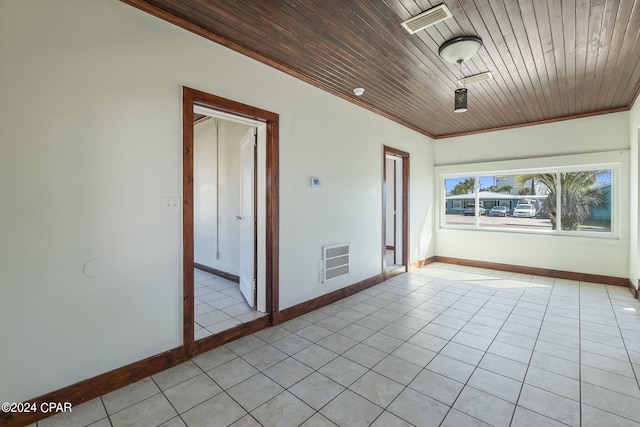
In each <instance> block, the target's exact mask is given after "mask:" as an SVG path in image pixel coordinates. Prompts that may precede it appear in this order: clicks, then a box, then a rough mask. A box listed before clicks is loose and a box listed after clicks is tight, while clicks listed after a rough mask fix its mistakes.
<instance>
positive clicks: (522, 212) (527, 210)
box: [513, 204, 536, 218]
mask: <svg viewBox="0 0 640 427" xmlns="http://www.w3.org/2000/svg"><path fill="white" fill-rule="evenodd" d="M513 216H515V217H521V218H533V217H534V216H536V207H535V206H533V205H530V204H519V205H518V206H516V208H515V209H514V210H513Z"/></svg>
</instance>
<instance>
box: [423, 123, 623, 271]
mask: <svg viewBox="0 0 640 427" xmlns="http://www.w3.org/2000/svg"><path fill="white" fill-rule="evenodd" d="M435 152H436V164H437V165H439V166H438V167H436V179H438V177H437V175H438V174H440V173H464V172H470V173H473V172H482V171H495V170H505V169H511V168H513V169H522V168H535V167H554V166H561V165H575V164H596V163H601V162H618V163H620V176H619V182H620V187H619V188H620V199H619V204H618V205H616V206H615V207H614V209H615V208H617V211H618V212H619V217H618V218H619V221H618V222H617V226H618V230H619V232H618V233H617V237H616V238H610V239H603V238H594V237H586V236H576V237H573V236H560V235H535V234H525V233H513V232H495V231H488V230H481V231H479V230H454V229H445V228H440V227H439V223H437V224H436V230H435V236H436V254H437V255H440V256H447V257H455V258H464V259H472V260H480V261H487V262H497V263H505V264H514V265H523V266H531V267H539V268H550V269H556V270H564V271H575V272H582V273H591V274H602V275H609V276H616V277H627V276H628V274H629V244H630V243H629V232H630V219H629V212H630V201H629V195H630V187H629V176H630V166H629V125H628V113H626V112H625V113H616V114H608V115H602V116H595V117H590V118H583V119H577V120H569V121H562V122H556V123H552V124H546V125H538V126H529V127H523V128H517V129H511V130H504V131H498V132H490V133H483V134H478V135H470V136H466V137H459V138H451V139H442V140H437V141H436V149H435ZM605 152H606V153H605ZM585 153H591V154H585ZM440 165H441V166H440ZM438 187H439V186H438ZM438 189H439V188H438ZM437 199H438V200H437V203H438V209H440V207H439V205H440V203H439V197H437ZM614 215H615V213H614Z"/></svg>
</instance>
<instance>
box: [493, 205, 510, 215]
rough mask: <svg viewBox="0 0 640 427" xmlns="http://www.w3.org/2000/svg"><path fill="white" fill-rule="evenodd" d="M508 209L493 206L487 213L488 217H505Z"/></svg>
mask: <svg viewBox="0 0 640 427" xmlns="http://www.w3.org/2000/svg"><path fill="white" fill-rule="evenodd" d="M508 213H509V209H507V207H506V206H494V207H492V208H491V210H490V211H489V216H507V214H508Z"/></svg>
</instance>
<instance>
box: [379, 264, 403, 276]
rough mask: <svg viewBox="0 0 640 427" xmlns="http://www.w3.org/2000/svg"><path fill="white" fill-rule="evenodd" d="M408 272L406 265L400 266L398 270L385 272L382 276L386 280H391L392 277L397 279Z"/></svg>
mask: <svg viewBox="0 0 640 427" xmlns="http://www.w3.org/2000/svg"><path fill="white" fill-rule="evenodd" d="M407 271H408V270H407V267H405V266H404V265H402V266H400V267H398V268H394V269H393V270H387V271H385V272H384V274H383V275H382V276H383V277H384V280H387V279H391V278H392V277H396V276H399V275H401V274H404V273H406V272H407Z"/></svg>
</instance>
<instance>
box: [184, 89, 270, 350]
mask: <svg viewBox="0 0 640 427" xmlns="http://www.w3.org/2000/svg"><path fill="white" fill-rule="evenodd" d="M196 105H200V106H203V107H207V108H210V109H213V110H217V111H221V112H223V113H228V114H232V115H235V116H239V117H244V118H248V119H251V120H257V121H261V122H263V123H265V124H266V147H265V149H266V165H265V175H266V177H265V186H266V191H265V193H266V200H265V201H264V203H265V216H266V218H265V244H266V248H265V293H266V295H265V298H266V311H267V316H266V319H267V320H266V321H265V320H264V319H265V318H260V319H256V320H254V321H251V322H247V323H243V324H241V325H238V326H236V327H234V328H231V329H229V330H227V331H224V332H221V333H219V334H214V335H212V336H209V337H206V338H203V339H201V340H198V345H197V346H196V342H195V338H194V272H193V270H194V259H193V257H194V241H193V238H194V222H193V134H194V131H193V118H194V113H193V108H194V106H196ZM279 124H280V119H279V115H278V114H276V113H273V112H270V111H267V110H262V109H260V108H256V107H252V106H250V105H246V104H242V103H239V102H236V101H232V100H229V99H226V98H222V97H219V96H216V95H211V94H209V93H205V92H201V91H199V90H196V89H191V88H188V87H184V86H183V88H182V144H183V152H182V153H183V154H182V178H183V180H182V212H183V213H182V215H183V219H182V223H183V236H182V239H183V241H182V245H183V278H182V279H183V346H184V349H185V356H186V357H187V359H191V358H192V357H193V356H194V355H195V354H197V353H200V352H202V351H206V350H209V349H211V348H214V347H216V346H218V345H221V344H224V343H225V342H228V341H231V340H233V339H236V338H239V337H241V336H244V335H247V334H250V333H252V332H255V331H257V330H259V329H262V328H264V327H266V326H269V325H275V324H277V323H278V313H279V217H280V213H279V198H280V165H279V157H280V156H279Z"/></svg>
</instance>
